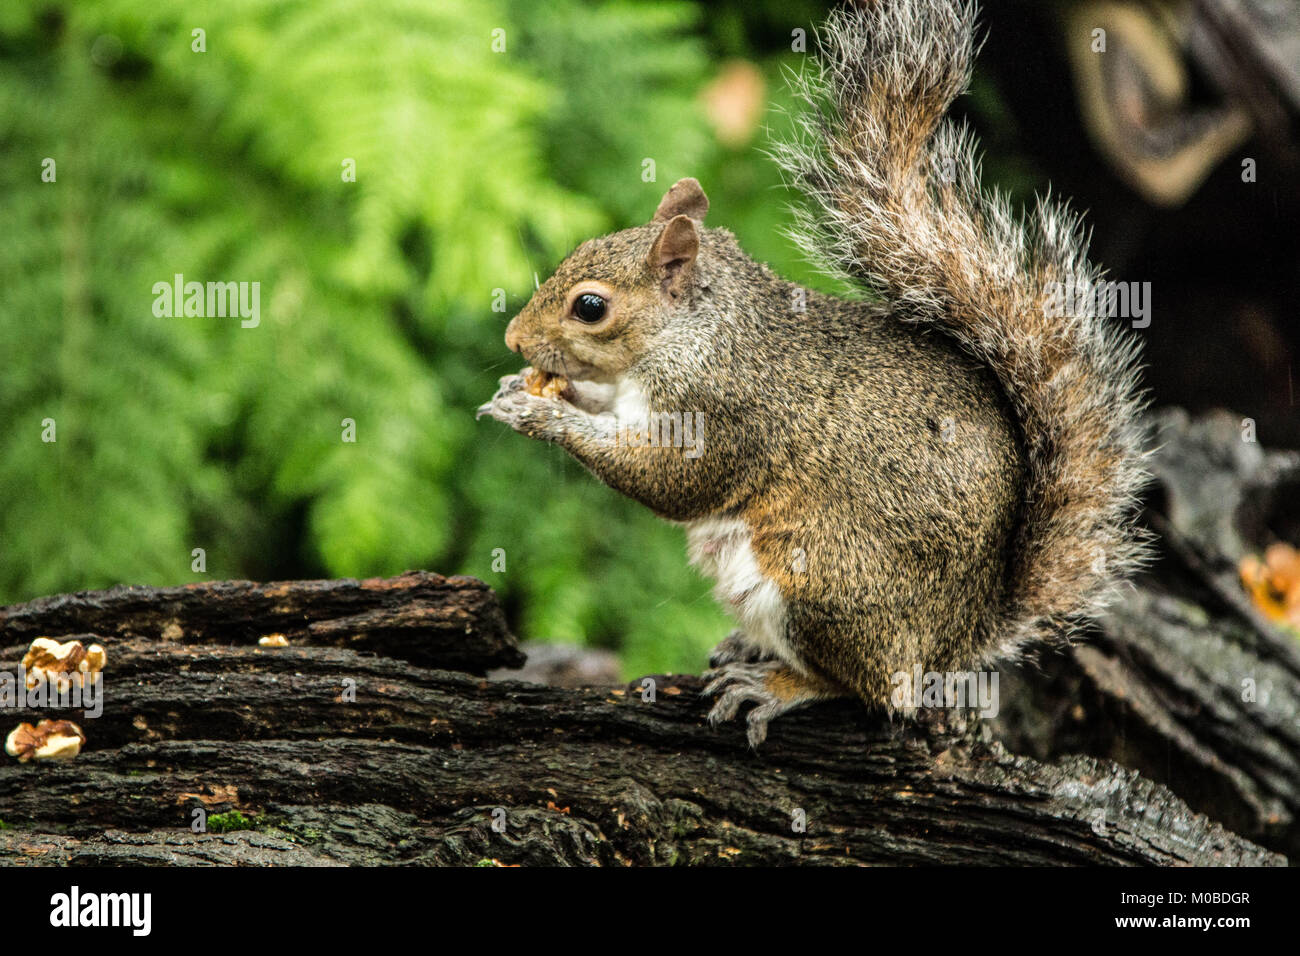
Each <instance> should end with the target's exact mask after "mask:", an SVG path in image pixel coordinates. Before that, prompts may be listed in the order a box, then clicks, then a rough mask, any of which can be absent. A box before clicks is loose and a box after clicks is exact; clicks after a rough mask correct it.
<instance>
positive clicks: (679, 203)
mask: <svg viewBox="0 0 1300 956" xmlns="http://www.w3.org/2000/svg"><path fill="white" fill-rule="evenodd" d="M708 211H709V197H708V196H706V195H704V190H703V189H701V188H700V181H699V180H698V179H694V178H687V179H679V180H677V182H675V183H674V184H673V188H672V189H670V190H668V192H666V193H664V198H663V199H662V200H660V202H659V208H658V209H656V210H655V217H654V218H653V219H651V220H650V221H651V222H667V221H668V220H669V219H672V218H673V216H690V217H691V218H692V219H694V220H695V221H696V222H703V221H704V217H705V215H706V214H707V213H708Z"/></svg>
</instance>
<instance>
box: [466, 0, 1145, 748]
mask: <svg viewBox="0 0 1300 956" xmlns="http://www.w3.org/2000/svg"><path fill="white" fill-rule="evenodd" d="M975 15H976V11H975V8H974V4H973V3H972V2H970V0H877V2H861V3H858V4H856V5H853V6H850V7H848V8H845V9H840V10H837V11H835V12H833V13H832V14H831V15H830V18H829V19H828V21H827V22H826V24H825V26H824V28H823V30H822V31H821V32H820V34H819V36H818V44H819V49H818V55H817V58H816V60H815V61H814V63H813V64H812V65H811V68H809V69H804V70H803V71H802V72H801V74H800V75H798V76H795V77H794V78H793V79H792V83H794V84H795V86H796V93H797V96H798V99H799V102H800V103H801V104H802V109H801V112H800V114H799V116H798V119H797V122H798V130H799V134H798V135H796V137H795V138H794V139H793V140H792V141H790V142H786V143H784V144H781V145H779V146H778V147H777V148H776V149H775V150H774V155H775V157H776V159H777V161H778V163H779V164H780V166H781V167H782V170H783V173H784V174H785V176H786V178H787V181H788V182H789V183H790V184H791V185H792V186H793V187H796V188H798V189H799V190H801V191H802V193H803V194H804V195H805V196H806V197H807V200H806V203H805V204H804V205H803V206H801V207H799V208H798V209H797V210H796V217H795V223H796V225H795V226H794V232H793V234H794V238H795V239H796V241H797V243H798V245H799V246H800V247H801V248H802V249H803V250H804V251H805V252H807V253H809V254H810V255H811V256H812V257H813V258H814V260H815V261H817V262H818V264H819V265H820V266H821V267H822V268H823V269H824V270H825V271H827V272H829V273H830V274H831V275H834V276H837V277H840V278H842V279H847V280H849V281H850V282H853V283H855V284H856V285H857V287H859V288H863V289H864V290H865V291H867V292H868V293H873V294H874V299H872V298H861V297H859V298H855V299H844V298H838V297H834V296H830V295H826V294H822V293H819V292H816V291H813V290H811V289H807V288H803V287H800V286H798V285H796V284H794V283H792V282H788V281H785V280H784V279H781V278H780V277H779V276H777V275H776V274H774V273H773V272H772V271H771V270H770V269H769V268H768V267H767V266H765V265H762V264H760V263H758V262H755V261H754V260H752V259H750V258H749V257H748V256H747V255H746V254H745V253H744V252H743V251H741V248H740V246H739V244H738V243H737V241H736V239H735V237H734V236H733V235H732V234H731V233H730V232H728V231H727V230H725V229H719V228H705V227H704V224H703V223H704V218H705V215H706V213H707V211H708V207H709V202H708V199H707V197H706V196H705V194H704V191H703V190H702V189H701V187H700V184H699V183H698V182H697V181H696V180H694V179H683V180H681V181H680V182H678V183H676V184H675V185H674V186H673V187H672V188H671V189H670V190H668V192H667V194H666V195H665V196H664V197H663V200H662V202H660V204H659V207H658V209H657V210H656V212H655V214H654V218H653V219H652V220H651V221H650V223H649V224H647V225H644V226H637V227H634V228H630V229H625V230H622V231H620V232H615V233H613V234H611V235H607V236H604V237H602V238H597V239H591V240H588V241H586V242H584V243H582V244H581V245H580V246H578V248H577V249H576V250H575V251H574V252H573V253H572V254H570V255H569V256H568V257H567V258H566V259H565V260H564V261H563V262H562V263H561V264H560V266H559V267H558V268H557V269H556V271H555V273H554V275H552V276H551V277H550V278H549V279H548V280H547V281H546V282H545V283H544V284H542V285H541V286H540V287H539V288H538V289H537V291H536V292H535V294H534V295H533V296H532V298H531V299H530V300H529V302H528V303H527V304H526V305H525V307H524V308H523V309H522V311H520V312H519V313H518V314H517V315H516V316H515V317H514V318H513V319H512V320H511V322H510V324H509V327H508V329H507V331H506V336H505V339H506V345H507V346H508V347H509V348H510V349H511V350H513V351H515V352H519V353H522V355H523V356H524V357H525V358H526V359H527V360H528V361H529V362H530V365H531V368H526V369H525V370H524V372H523V373H521V374H518V375H509V376H505V377H504V378H502V379H501V380H500V388H499V389H498V391H497V393H496V394H495V396H494V397H493V398H492V400H491V401H489V402H488V403H487V404H485V405H483V406H482V407H481V408H479V410H478V414H479V416H482V415H489V416H491V417H492V418H495V419H497V420H499V421H501V422H504V423H506V424H508V425H510V426H511V427H512V428H514V429H515V430H516V431H518V432H521V433H523V434H525V435H528V436H530V437H532V438H535V439H540V440H543V441H548V442H554V443H555V444H558V445H560V446H561V447H562V448H564V449H565V450H566V451H567V452H568V453H569V454H571V455H572V456H573V457H575V458H576V459H577V460H578V461H579V462H581V463H582V464H583V465H584V466H586V468H587V469H588V470H590V471H591V472H592V473H593V474H594V475H595V476H596V477H597V478H599V479H600V480H601V481H603V482H605V483H606V484H607V485H609V486H611V487H612V488H614V489H616V490H617V491H619V492H621V493H622V494H624V495H627V496H629V497H631V498H634V499H636V500H637V501H640V502H642V503H643V504H645V505H647V506H648V507H650V508H651V509H652V510H653V511H655V512H656V513H657V514H658V515H660V516H661V517H663V518H666V519H669V520H671V521H674V522H679V523H681V524H682V525H684V527H685V529H686V538H687V549H688V554H689V557H690V559H691V561H692V563H693V564H695V565H696V566H697V567H698V568H699V569H700V570H702V571H703V572H704V573H705V574H707V575H708V576H710V577H712V578H714V579H715V581H716V588H715V595H716V596H717V597H718V599H719V600H720V602H721V603H723V604H724V605H726V606H727V608H728V609H729V610H730V611H731V612H732V613H733V614H734V616H735V617H736V618H737V620H738V623H739V624H740V625H741V628H740V629H739V630H737V631H734V632H733V633H732V634H731V635H729V636H728V637H727V638H725V639H724V640H723V641H722V643H721V644H719V645H718V647H717V648H716V649H715V651H714V652H713V654H712V656H711V657H710V667H711V669H710V670H709V671H708V672H706V674H705V677H706V679H707V680H709V681H710V683H709V684H708V686H707V687H706V689H705V693H706V694H707V695H708V696H710V697H715V698H716V701H715V702H714V704H713V706H712V709H711V711H710V714H709V719H710V722H711V723H713V724H715V725H717V724H718V723H720V722H723V721H727V720H730V719H732V718H734V717H735V716H736V715H737V713H738V712H739V710H740V708H741V706H742V705H744V704H747V703H749V704H752V705H753V706H752V707H751V708H750V709H749V711H748V714H747V732H748V739H749V743H750V744H751V746H753V747H757V746H758V745H759V744H760V743H761V742H762V741H763V740H764V739H765V738H766V735H767V726H768V723H769V721H770V720H771V719H772V718H773V717H775V716H777V715H779V714H782V713H784V712H786V711H789V710H791V709H793V708H795V707H799V706H802V705H805V704H808V703H810V702H812V701H816V700H821V699H825V698H832V697H843V696H857V697H859V698H861V699H862V700H864V701H866V702H867V703H868V704H869V705H872V706H879V707H881V708H883V709H884V710H885V711H886V712H888V713H890V714H893V713H896V712H898V711H900V710H902V711H904V712H910V711H909V709H908V707H905V706H904V707H900V706H899V704H898V698H897V695H896V694H895V693H893V691H895V690H896V689H897V686H898V682H899V675H903V674H906V675H908V678H909V680H910V677H911V675H912V674H913V672H914V668H916V667H918V666H919V667H920V668H921V670H922V671H923V672H939V673H954V672H956V673H963V672H964V671H965V669H967V668H972V667H975V666H985V665H990V664H992V663H993V662H995V661H997V660H1001V659H1007V658H1012V659H1014V658H1015V657H1016V656H1017V655H1019V654H1021V653H1022V652H1024V651H1025V650H1026V649H1028V648H1032V647H1034V646H1036V645H1038V644H1041V643H1042V642H1043V641H1047V640H1053V639H1057V640H1059V639H1061V638H1063V637H1066V638H1068V637H1069V636H1070V635H1072V634H1075V633H1077V632H1078V631H1079V630H1080V629H1081V628H1083V627H1085V626H1086V625H1087V624H1088V623H1089V622H1090V621H1091V620H1093V619H1095V618H1096V617H1097V615H1098V614H1100V613H1101V612H1102V611H1103V610H1104V609H1105V607H1107V606H1108V605H1109V604H1110V603H1111V602H1113V601H1114V600H1115V599H1116V598H1117V596H1118V593H1119V590H1120V588H1121V587H1122V585H1123V582H1124V581H1125V580H1126V578H1127V577H1128V576H1130V575H1131V574H1132V573H1133V572H1134V571H1135V570H1137V569H1138V568H1140V567H1141V566H1142V564H1143V562H1144V561H1145V560H1146V557H1147V553H1148V550H1149V543H1148V536H1149V535H1148V533H1147V532H1144V531H1142V530H1140V529H1139V528H1138V527H1137V523H1136V518H1135V516H1134V514H1133V512H1134V510H1135V509H1134V505H1135V503H1136V501H1137V497H1138V495H1139V493H1140V491H1141V489H1142V488H1143V486H1144V484H1145V482H1146V481H1147V480H1148V473H1147V470H1146V458H1147V456H1148V454H1149V451H1148V450H1147V449H1146V448H1145V446H1144V442H1145V438H1144V432H1143V430H1142V428H1141V425H1140V415H1141V412H1142V411H1143V409H1144V408H1145V407H1146V404H1147V401H1148V399H1147V396H1146V394H1145V392H1144V391H1143V390H1142V389H1141V387H1140V385H1139V375H1140V355H1139V348H1138V344H1137V342H1136V339H1135V337H1134V336H1133V334H1132V333H1131V332H1129V331H1127V330H1123V329H1121V328H1119V327H1118V326H1116V325H1115V324H1114V323H1111V322H1110V321H1109V320H1108V318H1107V317H1106V316H1105V315H1103V314H1101V313H1102V311H1104V309H1103V310H1099V309H1098V308H1097V306H1096V303H1088V302H1086V301H1085V302H1084V303H1082V307H1081V308H1080V309H1077V310H1075V312H1074V313H1071V314H1066V315H1057V314H1055V312H1058V311H1060V310H1054V309H1053V308H1052V307H1051V303H1050V300H1051V296H1052V294H1053V289H1054V288H1060V287H1062V286H1067V285H1068V284H1071V283H1072V285H1071V286H1069V287H1071V288H1092V287H1094V285H1095V284H1096V283H1097V282H1098V281H1100V276H1101V273H1100V271H1099V270H1098V269H1096V268H1095V267H1094V266H1093V265H1091V264H1090V263H1089V261H1088V258H1087V240H1086V238H1085V237H1084V235H1083V233H1082V228H1081V226H1080V223H1079V220H1078V218H1077V217H1076V216H1075V215H1073V214H1071V213H1069V212H1068V211H1066V210H1065V209H1064V208H1062V207H1059V206H1058V205H1056V204H1055V203H1053V202H1052V201H1051V200H1050V199H1049V200H1042V199H1040V200H1039V201H1038V202H1037V204H1036V206H1035V207H1034V208H1033V209H1032V210H1030V211H1028V212H1026V213H1024V214H1021V215H1017V214H1014V213H1013V212H1012V210H1011V208H1010V206H1009V204H1008V201H1007V200H1006V199H1005V198H1004V197H1002V196H1001V195H999V194H997V193H996V192H993V193H990V192H988V191H986V190H984V189H983V188H982V187H981V185H980V181H979V164H978V160H977V158H976V154H975V149H976V144H975V142H974V139H973V137H972V136H971V135H970V133H969V131H968V130H967V129H966V128H964V127H959V126H957V125H956V124H954V123H953V121H952V120H950V119H946V118H945V116H944V114H945V112H946V111H947V109H948V107H949V105H950V104H951V103H952V101H953V100H954V99H955V98H956V97H957V96H958V95H960V94H961V93H963V92H964V91H965V89H966V87H967V85H968V83H969V81H970V75H971V64H972V60H973V58H974V32H975V29H974V27H975ZM538 374H541V375H543V377H544V378H546V379H548V380H549V382H550V384H552V385H555V384H557V383H559V384H560V385H562V388H561V389H560V390H558V391H557V389H555V388H547V389H542V390H540V391H539V390H538V389H536V388H532V387H531V385H532V380H531V378H530V376H535V375H538ZM681 423H685V424H688V425H691V426H693V434H691V435H690V436H689V437H690V439H691V440H690V441H685V440H682V438H681V433H684V432H686V431H687V428H686V427H684V425H683V424H681ZM913 703H914V702H913Z"/></svg>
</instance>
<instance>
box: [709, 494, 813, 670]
mask: <svg viewBox="0 0 1300 956" xmlns="http://www.w3.org/2000/svg"><path fill="white" fill-rule="evenodd" d="M685 525H686V553H687V555H688V556H689V557H690V560H691V564H693V565H694V566H695V567H697V568H699V569H700V571H701V572H702V573H704V574H706V575H708V576H709V577H711V578H713V579H714V580H715V581H716V582H717V584H716V585H715V587H714V589H713V594H714V596H715V597H716V598H717V599H718V600H719V601H721V602H722V603H723V604H724V605H726V606H727V607H728V608H729V609H731V611H732V612H733V613H734V614H735V615H736V617H737V618H738V619H739V621H740V623H741V625H742V626H743V627H744V629H745V636H746V637H748V638H749V640H750V642H751V643H753V644H754V645H755V646H756V647H759V648H761V649H762V650H763V651H764V652H765V653H767V654H770V655H772V656H773V657H777V658H779V659H781V660H783V661H785V662H786V663H788V664H791V665H793V666H795V667H800V666H801V665H800V660H799V656H798V655H797V654H795V653H794V650H793V649H792V648H791V647H790V644H789V642H788V641H787V640H786V636H785V625H786V607H785V599H784V598H783V597H782V596H781V591H780V590H779V589H778V588H777V586H776V583H775V582H773V581H772V579H771V578H769V577H767V576H766V575H764V574H763V572H762V571H761V570H759V567H758V560H757V559H756V558H755V557H754V549H753V547H751V545H750V533H749V526H748V525H747V524H745V522H744V521H743V520H741V519H740V518H720V517H710V518H698V519H696V520H695V521H687V522H685Z"/></svg>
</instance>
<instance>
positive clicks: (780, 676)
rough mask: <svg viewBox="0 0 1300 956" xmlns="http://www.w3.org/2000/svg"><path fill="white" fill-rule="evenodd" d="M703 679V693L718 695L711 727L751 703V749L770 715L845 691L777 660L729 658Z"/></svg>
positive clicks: (748, 718)
mask: <svg viewBox="0 0 1300 956" xmlns="http://www.w3.org/2000/svg"><path fill="white" fill-rule="evenodd" d="M734 636H735V634H733V635H732V636H731V637H734ZM731 637H728V638H727V639H726V640H724V641H723V642H722V644H719V645H718V648H717V649H715V651H714V655H715V656H716V655H717V654H718V652H719V651H721V650H723V646H724V645H726V644H727V643H728V642H729V641H731ZM704 679H705V680H707V681H709V684H708V686H707V687H705V688H704V693H705V694H706V695H709V696H714V695H717V697H718V700H717V702H716V703H714V705H713V709H712V710H710V711H709V723H710V724H712V725H713V726H715V727H716V726H717V725H718V724H720V723H722V722H723V721H727V720H731V719H732V718H734V717H735V716H736V714H737V713H738V712H739V710H740V706H741V705H742V704H745V703H748V702H752V703H753V704H754V706H753V707H752V708H751V709H750V711H749V713H748V714H747V715H746V717H745V721H746V724H747V725H748V730H747V732H746V735H747V736H748V738H749V745H750V746H751V747H754V748H757V747H758V745H759V744H761V743H762V742H763V741H764V740H766V739H767V725H768V723H769V722H770V721H771V720H772V718H773V717H777V716H780V715H781V714H784V713H787V712H788V711H791V710H794V709H796V708H798V707H802V706H804V705H805V704H810V703H812V702H813V701H817V700H824V699H827V698H830V697H840V696H843V695H844V694H845V691H842V690H840V689H838V688H835V687H832V686H831V685H830V684H827V683H824V682H822V681H817V680H815V679H813V678H809V677H806V676H804V675H803V674H800V673H798V672H797V671H795V670H794V669H793V668H792V667H790V665H788V664H786V663H784V662H782V661H778V660H765V661H764V660H759V661H748V662H742V661H738V660H735V661H731V662H730V663H726V664H723V665H722V666H720V667H715V668H714V669H713V670H709V671H705V673H704Z"/></svg>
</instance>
